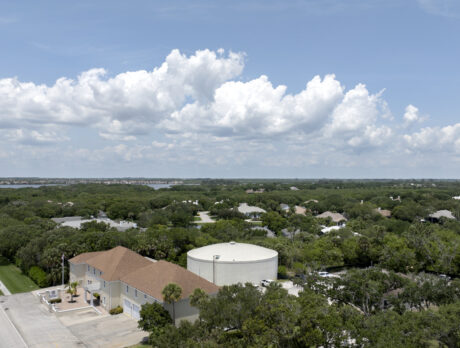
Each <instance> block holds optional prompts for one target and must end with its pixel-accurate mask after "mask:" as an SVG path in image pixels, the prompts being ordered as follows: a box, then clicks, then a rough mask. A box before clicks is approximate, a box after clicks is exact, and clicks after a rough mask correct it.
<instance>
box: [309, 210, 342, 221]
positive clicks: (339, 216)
mask: <svg viewBox="0 0 460 348" xmlns="http://www.w3.org/2000/svg"><path fill="white" fill-rule="evenodd" d="M316 217H317V218H322V219H327V218H331V220H332V221H333V222H336V223H338V222H340V221H347V218H346V217H345V216H343V215H342V214H339V213H333V212H330V211H325V212H324V213H322V214H319V215H316Z"/></svg>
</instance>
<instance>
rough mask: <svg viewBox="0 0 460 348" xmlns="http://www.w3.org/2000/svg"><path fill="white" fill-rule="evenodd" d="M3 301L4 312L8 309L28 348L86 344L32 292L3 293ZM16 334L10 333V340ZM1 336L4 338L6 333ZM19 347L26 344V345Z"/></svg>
mask: <svg viewBox="0 0 460 348" xmlns="http://www.w3.org/2000/svg"><path fill="white" fill-rule="evenodd" d="M1 300H3V301H4V302H3V303H1V304H0V305H1V307H2V308H3V311H4V313H5V312H6V314H7V316H8V318H9V319H10V320H11V322H12V324H13V325H14V326H15V327H16V328H17V330H18V332H19V334H20V335H21V336H22V338H23V339H24V341H25V342H26V344H27V347H30V348H42V347H43V348H45V347H46V348H49V347H62V348H75V347H84V346H85V344H84V343H83V342H81V340H80V339H78V338H77V337H75V336H74V335H73V334H72V333H71V332H70V331H69V329H67V328H66V327H65V326H64V325H63V324H62V323H61V322H60V321H59V320H58V319H57V317H56V316H55V314H53V313H49V312H48V311H47V309H46V307H45V306H43V305H41V304H40V303H39V300H38V298H37V297H35V296H34V295H33V294H32V293H30V292H27V293H23V294H15V295H10V296H4V297H2V298H1ZM10 331H11V330H8V332H10ZM13 336H14V335H13V334H12V333H11V334H9V337H10V339H11V338H13ZM1 337H2V340H3V335H2V336H1ZM16 339H17V338H16ZM9 347H15V346H14V345H12V346H9ZM18 347H24V345H22V346H18Z"/></svg>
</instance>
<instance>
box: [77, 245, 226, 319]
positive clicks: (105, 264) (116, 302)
mask: <svg viewBox="0 0 460 348" xmlns="http://www.w3.org/2000/svg"><path fill="white" fill-rule="evenodd" d="M69 268H70V282H78V284H79V286H81V287H83V288H84V291H85V292H84V296H85V299H86V300H88V301H90V302H91V304H93V301H94V299H93V295H94V294H95V293H98V294H100V299H101V300H100V301H101V306H103V307H104V308H106V309H107V310H110V309H112V308H115V307H117V306H121V307H123V313H125V314H127V315H128V316H130V317H133V318H134V319H136V320H138V319H139V317H140V314H139V312H140V309H141V306H142V305H143V304H145V303H153V302H158V303H160V304H162V305H163V307H165V308H166V309H167V310H168V311H169V312H170V313H171V312H172V306H171V305H170V304H168V303H165V302H164V301H163V296H162V294H161V292H162V290H163V289H164V287H165V286H166V285H168V284H170V283H175V284H177V285H179V286H180V287H181V288H182V295H181V298H180V300H179V301H178V302H177V303H176V304H175V313H176V323H177V322H179V321H180V320H184V319H185V320H195V319H196V318H198V314H199V313H198V309H197V308H195V307H192V306H190V303H189V296H190V295H191V294H192V293H193V291H194V290H195V289H196V288H200V289H203V290H204V291H205V292H206V293H208V294H215V293H217V292H218V290H219V288H218V287H217V286H216V285H214V284H212V283H210V282H208V281H207V280H205V279H203V278H201V277H198V276H197V275H196V274H193V273H192V272H189V271H187V270H186V269H184V268H182V267H180V266H178V265H175V264H173V263H170V262H167V261H163V260H161V261H158V262H152V261H151V260H149V259H147V258H145V257H142V256H141V255H139V254H137V253H135V252H134V251H131V250H129V249H127V248H124V247H121V246H118V247H116V248H113V249H110V250H107V251H96V252H90V253H83V254H80V255H77V256H75V257H73V258H71V259H70V260H69Z"/></svg>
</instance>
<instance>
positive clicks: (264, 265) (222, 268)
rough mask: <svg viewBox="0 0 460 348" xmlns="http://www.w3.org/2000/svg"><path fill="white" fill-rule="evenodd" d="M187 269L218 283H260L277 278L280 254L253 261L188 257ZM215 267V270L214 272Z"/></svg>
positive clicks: (220, 284)
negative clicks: (209, 259) (223, 260)
mask: <svg viewBox="0 0 460 348" xmlns="http://www.w3.org/2000/svg"><path fill="white" fill-rule="evenodd" d="M187 269H188V270H189V271H190V272H193V273H195V274H197V275H199V276H200V277H202V278H204V279H206V280H208V281H210V282H213V273H214V283H215V284H216V285H219V286H222V285H231V284H236V283H246V282H250V283H259V282H260V281H261V280H263V279H272V280H275V279H276V278H277V274H278V256H276V257H273V258H271V259H266V260H261V261H251V262H238V261H234V262H231V261H225V262H222V261H218V260H215V261H214V265H213V262H212V261H208V260H197V259H195V258H192V257H190V256H188V257H187ZM213 269H214V272H213Z"/></svg>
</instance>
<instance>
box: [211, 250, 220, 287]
mask: <svg viewBox="0 0 460 348" xmlns="http://www.w3.org/2000/svg"><path fill="white" fill-rule="evenodd" d="M219 257H220V256H219V255H212V283H213V284H216V262H215V261H216V260H219Z"/></svg>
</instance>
